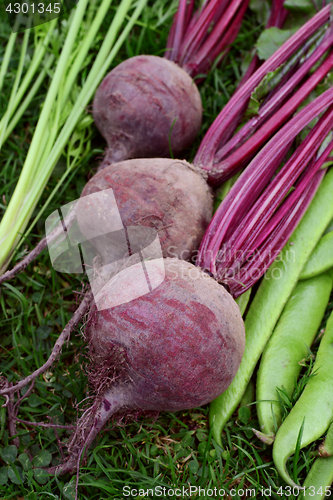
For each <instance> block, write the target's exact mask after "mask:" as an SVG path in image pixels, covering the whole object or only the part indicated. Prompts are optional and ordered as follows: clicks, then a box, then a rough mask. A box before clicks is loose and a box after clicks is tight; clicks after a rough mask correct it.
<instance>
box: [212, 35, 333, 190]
mask: <svg viewBox="0 0 333 500" xmlns="http://www.w3.org/2000/svg"><path fill="white" fill-rule="evenodd" d="M332 46H333V33H332V34H331V35H330V36H329V37H328V38H327V39H326V40H325V41H324V42H323V43H322V44H321V45H320V46H319V47H318V48H317V50H315V51H314V52H313V53H312V54H311V56H310V57H309V58H308V60H307V61H306V62H304V63H303V64H301V65H300V67H299V69H298V71H296V73H295V74H294V75H292V76H291V77H290V78H286V80H287V81H286V83H285V84H284V85H283V86H282V87H281V88H280V89H279V90H278V91H277V92H276V93H274V95H273V96H272V97H271V99H269V100H268V102H266V104H265V105H263V106H262V107H261V108H260V109H259V112H258V115H257V116H254V117H253V118H251V119H250V120H249V121H248V122H247V123H246V125H244V126H243V127H242V128H241V129H240V130H239V132H238V133H237V134H235V135H234V136H233V137H232V139H231V140H230V141H229V142H228V143H227V144H225V145H224V146H223V147H222V148H221V149H219V150H218V151H217V152H216V155H215V159H214V163H215V164H214V171H215V169H216V170H218V171H219V170H220V169H221V170H222V172H216V178H218V182H220V181H221V180H222V179H223V180H226V179H227V178H230V177H232V176H233V175H234V174H235V172H236V171H238V170H239V165H241V164H242V163H243V162H244V160H246V158H247V156H250V155H251V154H253V150H254V149H257V148H259V147H260V145H261V144H262V143H263V142H265V141H266V140H267V137H269V136H270V135H271V134H272V133H274V131H275V130H276V129H277V128H278V127H279V126H280V125H281V122H282V121H283V120H286V119H287V118H288V116H291V114H292V113H293V112H294V111H295V109H297V107H298V105H299V104H300V103H301V102H302V101H303V100H304V99H305V98H306V97H307V96H308V95H309V93H310V92H311V91H312V90H313V88H314V87H315V86H316V85H317V84H318V79H319V78H321V79H322V78H324V77H325V76H326V74H327V72H328V71H329V70H330V69H331V67H332V66H333V54H331V56H330V57H329V58H328V59H327V60H326V61H325V64H323V65H322V66H321V67H320V68H319V69H318V70H317V72H316V74H315V75H313V76H312V77H310V78H309V79H308V80H307V82H306V83H304V85H303V86H302V87H301V88H300V89H299V90H298V92H296V93H295V95H294V96H293V97H292V98H291V99H289V101H288V102H287V103H285V104H284V106H283V107H281V104H283V103H284V102H285V100H286V99H287V98H288V97H289V95H290V94H291V93H292V92H293V90H294V89H295V87H296V86H297V85H298V84H299V83H300V82H301V81H302V80H303V78H304V77H305V76H306V75H307V74H308V73H309V71H310V70H311V68H312V67H313V66H314V65H315V64H316V63H317V62H318V61H319V60H320V58H321V57H322V56H323V54H325V52H326V51H327V50H328V49H329V48H331V47H332ZM288 76H289V74H287V75H286V77H288ZM279 108H280V109H279ZM277 110H278V112H276V111H277ZM274 113H275V114H274ZM269 117H270V121H268V122H266V120H267V118H269ZM275 120H276V121H275ZM265 122H266V124H265V127H264V130H262V129H260V130H259V131H258V132H257V134H256V135H253V136H252V138H251V140H250V141H247V142H246V143H245V144H246V145H244V141H245V140H246V139H248V138H249V137H250V136H251V134H253V132H256V131H257V130H258V128H259V127H261V126H262V125H263V123H265ZM257 139H259V141H258V142H256V141H257ZM252 141H253V145H252V149H251V143H252ZM238 145H242V149H241V148H239V149H238V150H236V151H235V152H233V151H234V149H235V147H236V146H238ZM247 148H248V149H247ZM244 151H245V154H244ZM230 153H232V155H230ZM228 155H230V156H228ZM224 159H225V161H222V160H224ZM214 178H215V174H214Z"/></svg>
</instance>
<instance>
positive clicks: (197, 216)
mask: <svg viewBox="0 0 333 500" xmlns="http://www.w3.org/2000/svg"><path fill="white" fill-rule="evenodd" d="M110 188H112V190H113V194H114V197H115V201H116V203H117V207H118V210H119V213H120V216H121V220H122V223H123V225H124V226H125V227H133V226H142V227H150V228H153V229H155V230H156V231H157V234H158V236H159V241H160V243H161V248H162V252H163V256H164V257H178V258H180V259H184V260H189V259H190V258H191V257H193V256H194V252H195V250H197V248H198V247H199V244H200V242H201V239H202V237H203V235H204V232H205V230H206V228H207V226H208V224H209V222H210V220H211V217H212V209H213V205H212V203H213V201H212V194H211V191H210V188H209V187H208V185H207V183H206V181H205V179H204V178H203V177H202V175H201V173H200V171H199V170H198V169H196V168H195V167H193V166H192V165H190V164H189V163H187V162H185V161H180V160H172V159H167V158H153V159H136V160H127V161H124V162H120V163H117V164H114V165H110V166H108V167H106V168H105V169H103V170H102V171H100V172H98V173H97V174H96V175H95V176H94V177H93V178H92V179H91V180H90V181H89V182H88V183H87V184H86V186H85V187H84V189H83V191H82V194H81V199H80V201H79V203H78V206H77V220H78V223H79V227H80V230H81V232H82V233H83V234H84V235H85V237H86V238H87V239H91V235H92V234H94V231H95V228H103V227H104V228H105V227H109V226H110V221H112V207H111V206H110V204H109V200H108V199H104V198H103V197H95V198H94V199H92V198H91V197H89V196H87V195H91V194H93V193H97V192H100V191H103V190H106V189H110ZM111 230H112V228H111V229H110V231H111ZM93 245H94V246H95V248H96V249H97V250H98V252H99V254H100V255H101V256H102V260H103V261H104V262H107V261H109V262H110V260H107V259H108V256H107V253H108V248H107V245H106V244H105V243H104V242H103V241H102V240H100V239H98V238H97V239H96V240H94V241H93Z"/></svg>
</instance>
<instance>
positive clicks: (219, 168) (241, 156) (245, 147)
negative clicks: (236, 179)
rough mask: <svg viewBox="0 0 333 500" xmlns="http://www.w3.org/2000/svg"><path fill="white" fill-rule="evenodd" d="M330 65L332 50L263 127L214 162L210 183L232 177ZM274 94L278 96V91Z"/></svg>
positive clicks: (297, 104)
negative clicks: (225, 155) (218, 160)
mask: <svg viewBox="0 0 333 500" xmlns="http://www.w3.org/2000/svg"><path fill="white" fill-rule="evenodd" d="M332 42H333V38H332V39H331V42H330V43H332ZM304 66H305V64H304ZM332 67H333V52H331V53H330V54H329V55H328V57H327V59H326V60H325V61H324V62H323V63H322V65H321V66H320V67H319V68H318V69H317V71H316V72H315V73H314V74H313V75H311V77H310V78H309V79H308V80H307V81H306V82H305V83H304V84H303V85H302V87H301V88H300V89H299V90H298V91H297V92H296V93H295V94H294V95H293V96H292V97H291V98H290V99H289V100H288V101H287V102H286V103H285V104H284V105H283V106H282V107H281V108H280V109H279V110H278V111H276V113H275V114H274V115H273V116H271V118H269V120H268V121H267V122H266V123H265V125H264V127H262V128H260V129H259V130H257V131H256V132H255V133H254V134H253V135H252V137H251V138H250V139H249V140H248V141H246V142H244V143H243V144H242V145H241V146H240V147H239V148H238V149H237V150H236V151H235V152H234V153H232V154H231V155H230V156H228V157H227V158H226V159H225V160H224V161H222V162H220V163H216V164H214V168H213V169H212V172H210V174H209V178H210V184H220V183H221V182H222V181H223V180H226V179H228V178H230V177H232V176H233V175H234V174H235V173H236V172H237V171H238V170H239V169H240V168H241V167H242V165H243V164H244V161H246V160H247V159H248V158H249V157H251V156H253V155H254V154H255V153H256V151H257V150H258V149H259V148H260V146H262V145H263V144H264V143H265V142H266V141H267V139H268V138H269V137H270V136H271V135H272V134H273V133H274V132H275V131H276V130H277V129H278V128H279V127H281V125H282V124H283V123H284V122H285V121H286V120H287V119H288V118H289V117H290V116H291V115H292V113H294V111H296V109H297V108H298V106H299V105H300V104H301V103H302V102H303V101H304V99H305V98H306V97H307V96H308V95H309V94H310V93H311V91H312V90H313V89H314V88H315V87H316V86H317V85H318V83H319V82H320V81H321V80H322V79H323V78H324V77H325V76H326V75H327V73H328V72H329V71H330V70H331V69H332ZM301 69H302V68H301ZM295 76H296V75H295ZM287 86H289V84H287ZM281 91H283V89H281ZM276 95H277V96H278V95H279V93H278V94H276ZM274 101H275V103H274V108H277V107H278V104H279V101H278V100H276V99H274ZM266 106H267V112H269V113H271V109H270V101H269V102H268V103H267V105H266ZM266 106H265V108H266ZM265 111H266V109H265ZM259 119H260V118H259ZM255 121H256V118H254V119H253V122H255ZM251 123H252V120H251V121H250V126H251Z"/></svg>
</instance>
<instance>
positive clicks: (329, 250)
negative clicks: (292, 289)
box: [299, 231, 333, 280]
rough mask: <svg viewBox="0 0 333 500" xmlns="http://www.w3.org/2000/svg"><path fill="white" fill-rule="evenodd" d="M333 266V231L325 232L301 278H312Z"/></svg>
mask: <svg viewBox="0 0 333 500" xmlns="http://www.w3.org/2000/svg"><path fill="white" fill-rule="evenodd" d="M332 267H333V231H331V232H330V233H327V234H325V235H324V236H323V237H322V238H321V239H320V241H319V242H318V245H317V246H316V248H315V249H314V251H313V252H312V254H311V257H310V259H309V260H308V262H307V263H306V266H305V267H304V269H303V271H302V272H301V275H300V277H299V279H300V280H303V279H307V278H311V277H313V276H316V275H318V274H320V273H323V272H324V271H326V270H327V269H330V268H332Z"/></svg>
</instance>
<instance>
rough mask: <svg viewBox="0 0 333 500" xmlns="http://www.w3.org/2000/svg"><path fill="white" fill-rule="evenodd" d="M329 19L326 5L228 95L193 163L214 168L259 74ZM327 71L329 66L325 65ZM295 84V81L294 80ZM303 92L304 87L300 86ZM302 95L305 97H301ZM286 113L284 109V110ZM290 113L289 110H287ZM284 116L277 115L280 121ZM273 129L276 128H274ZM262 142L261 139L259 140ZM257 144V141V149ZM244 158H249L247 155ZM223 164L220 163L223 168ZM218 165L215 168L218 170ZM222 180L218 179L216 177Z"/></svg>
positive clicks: (271, 68) (288, 54) (286, 56)
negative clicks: (229, 96)
mask: <svg viewBox="0 0 333 500" xmlns="http://www.w3.org/2000/svg"><path fill="white" fill-rule="evenodd" d="M329 21H330V6H329V5H327V6H326V7H324V8H323V9H321V11H319V12H318V13H317V14H316V15H315V16H314V17H313V18H312V19H310V20H309V21H308V22H307V23H305V24H304V26H302V27H301V28H300V29H299V30H298V31H297V32H296V33H295V34H294V35H293V36H292V37H290V38H289V40H287V41H286V42H285V43H284V44H283V45H282V47H280V48H279V49H278V50H277V51H276V52H275V53H274V54H273V55H272V56H271V57H270V58H269V59H268V60H267V61H265V63H263V64H262V66H261V67H260V68H259V69H258V70H257V71H256V72H255V73H254V74H253V75H252V76H251V78H249V79H248V80H247V82H246V83H244V84H243V85H242V86H241V87H240V88H239V89H238V90H237V91H236V92H235V93H234V95H233V96H232V97H231V99H230V100H229V102H228V103H227V105H226V106H225V107H224V108H223V110H222V111H221V113H220V114H219V115H218V117H217V118H216V119H215V121H214V122H213V124H212V125H211V127H210V129H209V130H208V132H207V133H206V135H205V137H204V140H203V141H202V142H201V144H200V147H199V149H198V152H197V154H196V157H195V159H194V163H195V164H196V165H198V166H200V167H201V168H203V169H205V170H207V171H208V172H209V173H210V172H211V171H212V170H214V167H215V165H214V163H215V160H216V153H217V152H218V150H219V149H220V148H221V147H222V146H224V144H226V142H227V141H228V140H229V138H230V137H231V135H232V134H233V132H234V131H235V129H236V127H237V124H238V121H239V116H240V114H241V113H242V112H243V111H244V109H245V108H246V106H247V104H248V102H249V99H250V97H251V94H252V93H253V91H254V90H255V89H256V87H257V86H258V85H259V84H260V82H261V81H262V80H263V78H264V77H265V76H266V75H267V74H268V73H269V72H272V71H275V70H276V69H277V68H279V67H280V66H281V65H282V64H285V63H286V62H287V61H288V59H289V58H290V57H291V56H293V55H294V54H295V53H296V52H297V51H298V50H300V49H301V48H302V47H303V46H304V44H305V43H306V42H307V40H309V39H310V38H311V37H312V36H313V35H315V33H316V32H318V30H320V29H321V28H323V27H324V26H325V25H326V24H327V23H328V22H329ZM328 71H329V69H328ZM295 84H296V83H295ZM304 96H305V90H304ZM304 98H305V97H304ZM285 112H286V114H287V109H286V110H285ZM288 116H290V114H288ZM285 120H286V117H281V121H280V124H281V123H283V121H285ZM274 130H276V129H274ZM261 144H262V143H261ZM259 147H260V145H258V147H257V149H258V148H259ZM244 159H247V160H248V159H249V158H248V156H247V157H246V158H244ZM226 161H227V160H226ZM225 166H226V165H224V168H225ZM221 169H222V167H221V168H220V169H219V170H221ZM220 181H221V182H222V179H220Z"/></svg>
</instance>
